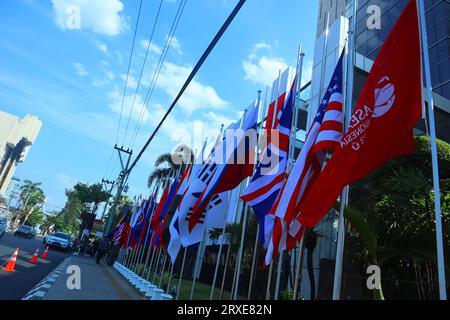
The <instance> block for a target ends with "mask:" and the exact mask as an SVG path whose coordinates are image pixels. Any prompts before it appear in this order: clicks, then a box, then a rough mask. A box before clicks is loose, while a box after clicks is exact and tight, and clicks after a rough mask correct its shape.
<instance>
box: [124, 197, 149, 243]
mask: <svg viewBox="0 0 450 320" xmlns="http://www.w3.org/2000/svg"><path fill="white" fill-rule="evenodd" d="M147 202H148V201H147V200H145V201H144V202H143V203H142V205H141V206H140V207H136V214H135V216H134V221H132V223H130V227H131V234H130V239H129V241H128V246H129V247H132V248H133V249H135V248H136V246H137V245H138V244H140V241H141V239H140V235H141V231H142V227H143V226H144V224H145V207H146V205H147Z"/></svg>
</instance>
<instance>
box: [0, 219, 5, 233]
mask: <svg viewBox="0 0 450 320" xmlns="http://www.w3.org/2000/svg"><path fill="white" fill-rule="evenodd" d="M5 232H6V217H4V216H0V238H1V237H3V236H4V235H5Z"/></svg>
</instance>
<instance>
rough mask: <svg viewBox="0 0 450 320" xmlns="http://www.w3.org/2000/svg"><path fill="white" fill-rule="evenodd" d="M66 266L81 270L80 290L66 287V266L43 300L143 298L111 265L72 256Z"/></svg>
mask: <svg viewBox="0 0 450 320" xmlns="http://www.w3.org/2000/svg"><path fill="white" fill-rule="evenodd" d="M67 260H68V261H67V264H66V265H67V267H69V266H71V265H75V266H78V267H80V270H81V290H76V289H75V290H70V289H68V288H67V279H68V277H70V276H71V275H70V274H67V272H66V271H67V267H66V269H65V270H64V271H63V272H62V273H61V275H60V276H59V277H58V279H57V280H56V281H55V283H54V285H53V286H52V287H51V288H50V289H49V290H48V291H47V293H46V295H45V296H44V298H43V300H143V298H142V296H140V295H139V294H138V293H137V292H136V291H135V289H134V288H132V287H131V286H130V285H129V284H128V282H126V281H125V279H123V278H122V277H121V276H120V275H119V274H118V273H117V272H116V271H115V270H114V269H113V268H112V267H108V266H106V265H105V264H104V263H102V264H101V265H97V264H96V263H95V259H94V258H92V257H87V256H86V257H85V256H72V257H69V258H68V259H67Z"/></svg>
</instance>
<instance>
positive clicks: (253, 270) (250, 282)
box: [247, 86, 269, 300]
mask: <svg viewBox="0 0 450 320" xmlns="http://www.w3.org/2000/svg"><path fill="white" fill-rule="evenodd" d="M268 91H269V87H268V86H267V87H266V94H265V97H264V110H263V112H262V115H261V119H260V123H261V126H260V132H259V135H258V139H261V138H260V137H261V135H262V132H261V131H262V130H263V129H264V118H265V117H266V113H267V92H268ZM260 145H261V141H258V150H257V154H256V155H257V157H258V161H259V160H260V159H259V155H260V153H261V151H262V150H260ZM259 232H260V230H259V223H258V222H257V224H256V238H255V245H254V247H253V258H252V269H251V271H250V281H249V284H248V292H247V300H250V297H251V294H252V285H253V278H254V275H255V268H256V256H257V251H258V240H259Z"/></svg>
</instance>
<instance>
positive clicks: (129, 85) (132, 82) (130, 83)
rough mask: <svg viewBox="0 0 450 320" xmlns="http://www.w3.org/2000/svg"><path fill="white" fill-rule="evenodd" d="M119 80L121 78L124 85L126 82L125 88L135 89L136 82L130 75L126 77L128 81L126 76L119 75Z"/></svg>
mask: <svg viewBox="0 0 450 320" xmlns="http://www.w3.org/2000/svg"><path fill="white" fill-rule="evenodd" d="M120 78H122V80H123V82H124V83H125V82H127V88H131V89H136V88H137V85H138V82H137V80H136V79H135V78H134V77H133V76H132V75H131V74H129V75H128V81H127V75H126V74H121V75H120Z"/></svg>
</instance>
